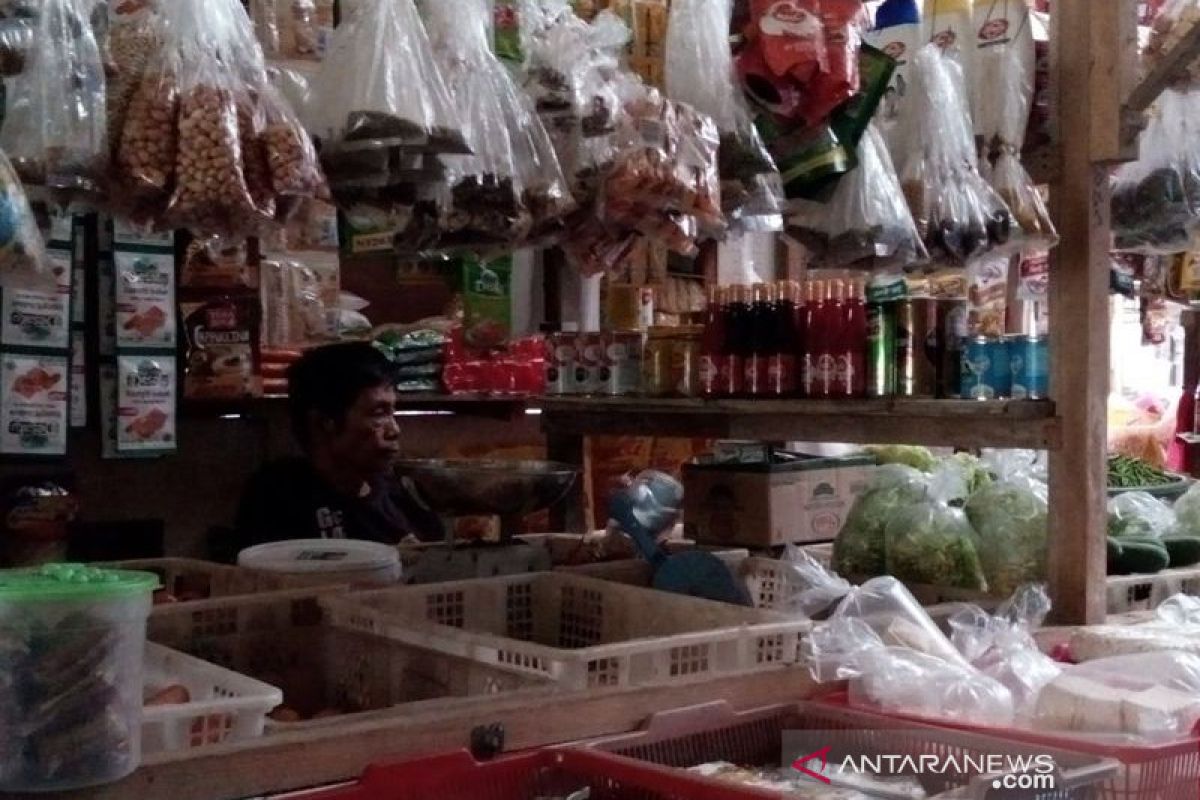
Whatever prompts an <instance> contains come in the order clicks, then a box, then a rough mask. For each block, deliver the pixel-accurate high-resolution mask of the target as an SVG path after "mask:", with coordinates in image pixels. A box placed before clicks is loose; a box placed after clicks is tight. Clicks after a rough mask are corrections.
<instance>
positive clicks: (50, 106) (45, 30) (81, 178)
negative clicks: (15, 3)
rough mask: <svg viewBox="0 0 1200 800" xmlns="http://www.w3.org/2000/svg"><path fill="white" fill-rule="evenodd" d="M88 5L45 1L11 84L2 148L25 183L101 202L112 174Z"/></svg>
mask: <svg viewBox="0 0 1200 800" xmlns="http://www.w3.org/2000/svg"><path fill="white" fill-rule="evenodd" d="M92 8H93V4H92V3H91V2H90V0H43V2H42V3H40V4H39V5H38V9H37V19H36V23H35V28H34V36H35V38H36V42H37V46H36V47H35V48H34V49H32V50H31V51H29V57H28V59H27V61H26V63H25V65H24V70H23V71H22V72H21V73H20V74H19V75H16V76H14V77H13V78H11V79H10V81H9V85H8V91H7V101H6V108H5V116H4V122H3V128H2V129H0V149H3V150H4V151H5V153H7V154H8V157H9V159H10V160H11V161H12V164H13V166H14V167H16V169H17V173H18V174H19V175H20V176H21V178H22V179H23V180H24V181H25V182H26V183H32V184H38V185H44V186H46V187H47V188H49V189H51V190H56V192H58V193H60V195H61V197H60V199H64V200H70V199H74V198H78V197H80V195H81V194H82V195H84V197H85V199H87V198H88V197H90V199H92V200H94V199H96V194H97V193H98V192H99V190H100V188H101V184H102V181H103V178H104V175H105V173H106V171H107V169H108V158H109V152H108V117H107V112H106V97H105V94H106V92H105V76H104V64H103V62H102V60H101V56H100V47H99V45H98V44H97V41H96V36H95V34H94V32H93V30H92V24H91V12H92Z"/></svg>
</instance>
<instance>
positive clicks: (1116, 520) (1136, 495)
mask: <svg viewBox="0 0 1200 800" xmlns="http://www.w3.org/2000/svg"><path fill="white" fill-rule="evenodd" d="M1175 527H1176V520H1175V511H1174V510H1173V509H1172V508H1171V507H1170V506H1169V505H1167V504H1166V503H1164V502H1163V501H1161V500H1159V499H1158V498H1157V497H1154V496H1153V495H1151V494H1148V493H1146V492H1123V493H1121V494H1119V495H1117V496H1116V497H1114V498H1112V499H1110V500H1109V501H1108V535H1109V536H1115V537H1118V538H1122V537H1125V538H1131V537H1153V538H1155V539H1161V538H1162V537H1163V536H1169V535H1171V534H1172V533H1174V531H1175Z"/></svg>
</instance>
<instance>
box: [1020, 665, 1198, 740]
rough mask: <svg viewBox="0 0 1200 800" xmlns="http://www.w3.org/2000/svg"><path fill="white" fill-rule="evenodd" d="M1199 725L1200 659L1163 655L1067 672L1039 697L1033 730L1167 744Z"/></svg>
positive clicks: (1081, 666)
mask: <svg viewBox="0 0 1200 800" xmlns="http://www.w3.org/2000/svg"><path fill="white" fill-rule="evenodd" d="M1197 722H1200V656H1197V655H1194V654H1191V653H1181V652H1176V651H1170V650H1165V651H1159V652H1146V653H1136V654H1130V655H1121V656H1112V657H1110V658H1100V659H1096V660H1094V661H1088V662H1087V663H1086V664H1079V665H1076V666H1073V667H1069V668H1067V669H1065V670H1064V671H1063V672H1062V674H1061V675H1060V676H1059V677H1058V678H1057V679H1055V680H1054V681H1052V682H1050V683H1049V684H1048V685H1047V686H1046V687H1045V688H1044V689H1043V690H1042V691H1041V693H1040V694H1039V696H1038V701H1037V706H1036V709H1035V711H1034V716H1033V726H1034V727H1036V728H1039V729H1042V730H1052V731H1079V732H1081V733H1087V734H1123V735H1125V736H1130V737H1135V738H1137V739H1139V740H1149V741H1165V740H1170V739H1178V738H1181V737H1184V736H1189V735H1191V734H1192V732H1193V730H1194V729H1195V727H1196V724H1197Z"/></svg>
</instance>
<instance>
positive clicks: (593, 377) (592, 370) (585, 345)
mask: <svg viewBox="0 0 1200 800" xmlns="http://www.w3.org/2000/svg"><path fill="white" fill-rule="evenodd" d="M603 361H604V334H602V333H599V332H592V333H579V334H576V335H575V393H576V394H599V393H600V390H601V388H602V387H601V381H600V368H601V366H602V365H603Z"/></svg>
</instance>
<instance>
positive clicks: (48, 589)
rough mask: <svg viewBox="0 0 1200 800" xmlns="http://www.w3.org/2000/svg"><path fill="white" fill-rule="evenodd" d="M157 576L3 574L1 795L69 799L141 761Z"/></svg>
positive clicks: (51, 568) (53, 570)
mask: <svg viewBox="0 0 1200 800" xmlns="http://www.w3.org/2000/svg"><path fill="white" fill-rule="evenodd" d="M156 588H158V576H157V575H154V574H153V573H150V572H131V571H127V570H111V569H100V568H96V567H89V566H85V565H82V564H49V565H47V566H44V567H40V568H37V569H20V570H0V792H33V791H64V790H69V789H78V788H81V787H84V786H92V785H96V784H100V783H107V782H109V781H114V780H118V779H119V778H123V777H125V776H126V775H128V774H129V773H131V772H133V771H134V770H135V769H136V768H137V765H138V763H139V762H140V761H141V724H142V664H143V660H144V656H145V648H146V618H147V617H148V616H149V615H150V608H151V602H152V596H153V593H154V590H155V589H156Z"/></svg>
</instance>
